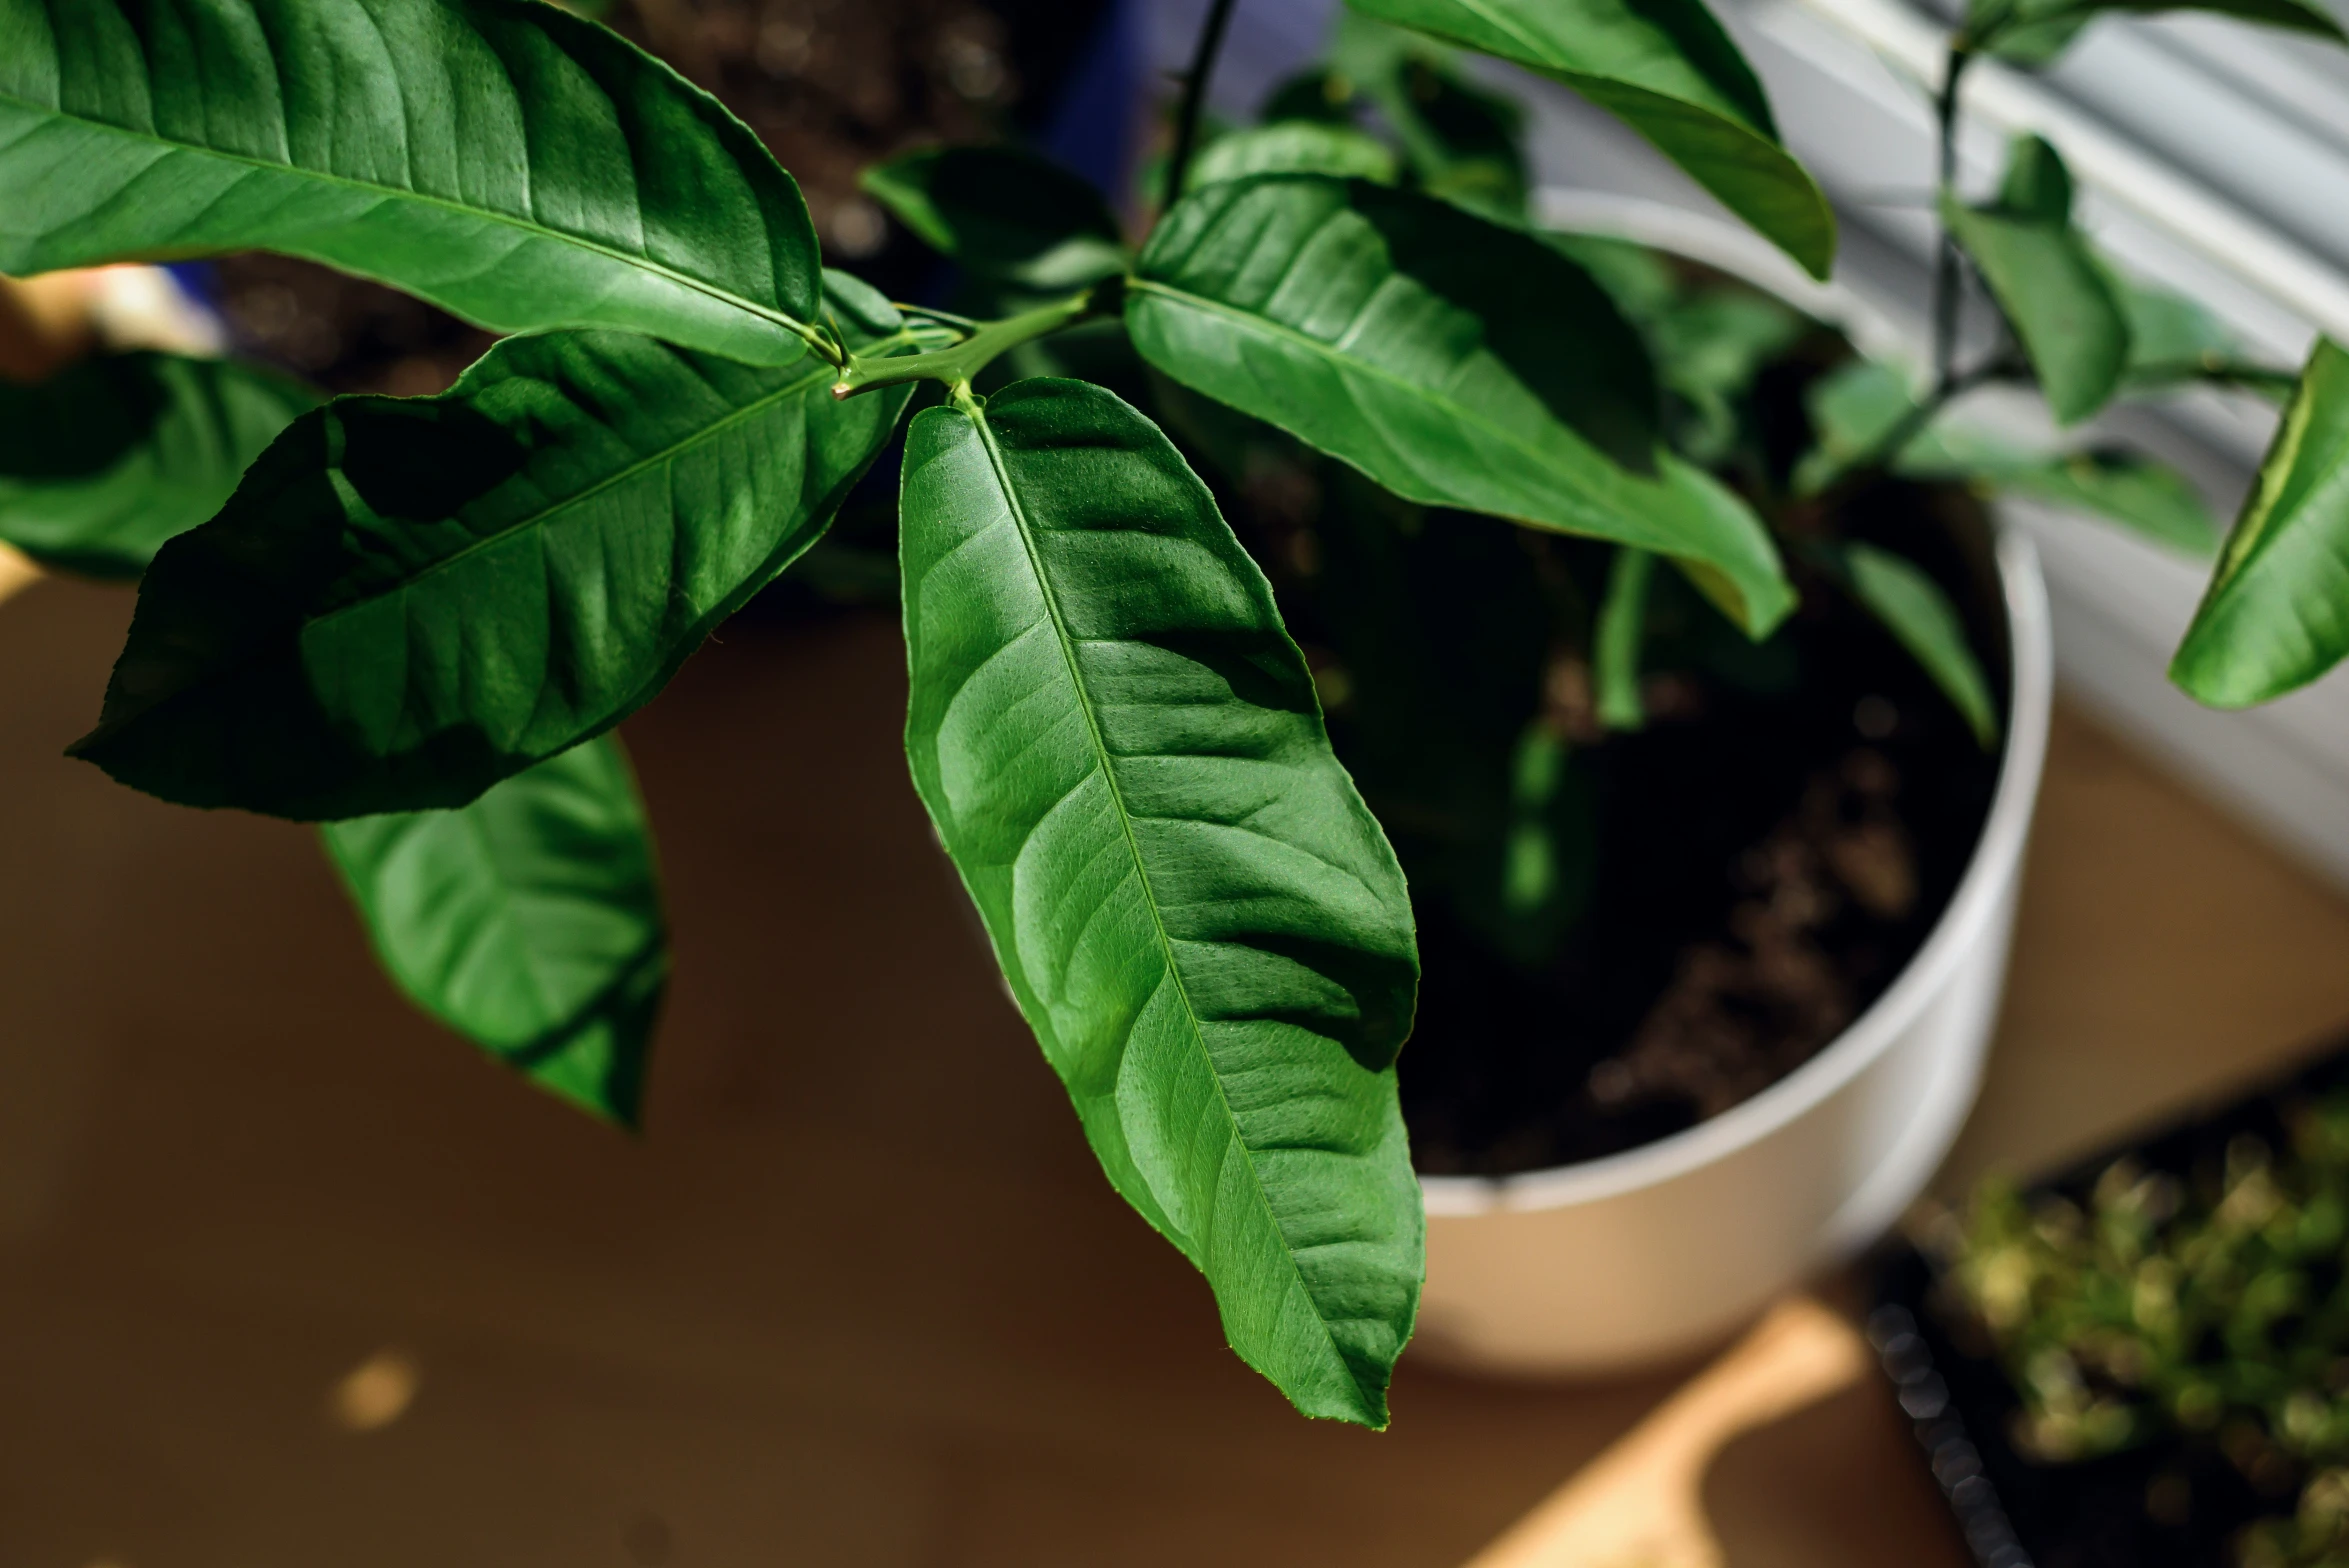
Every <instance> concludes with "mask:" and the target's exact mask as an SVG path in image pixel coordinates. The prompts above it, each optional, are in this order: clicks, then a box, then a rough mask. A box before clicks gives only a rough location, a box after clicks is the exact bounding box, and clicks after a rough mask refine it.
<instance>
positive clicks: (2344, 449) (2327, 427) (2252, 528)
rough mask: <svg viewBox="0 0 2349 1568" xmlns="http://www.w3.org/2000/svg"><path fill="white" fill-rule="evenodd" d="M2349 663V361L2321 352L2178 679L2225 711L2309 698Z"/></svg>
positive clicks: (2205, 604) (2216, 577)
mask: <svg viewBox="0 0 2349 1568" xmlns="http://www.w3.org/2000/svg"><path fill="white" fill-rule="evenodd" d="M2344 653H2349V353H2345V352H2343V350H2342V349H2341V348H2340V347H2339V346H2338V345H2336V344H2335V343H2333V342H2332V341H2330V340H2329V339H2324V340H2319V342H2318V343H2317V345H2316V350H2315V352H2314V353H2313V354H2311V355H2310V356H2309V360H2308V368H2307V370H2306V371H2305V372H2304V373H2303V374H2302V375H2301V378H2300V390H2299V391H2298V392H2296V393H2294V394H2293V397H2292V401H2291V402H2290V403H2289V404H2288V405H2287V406H2286V407H2285V409H2284V419H2283V423H2282V425H2281V426H2280V427H2279V428H2278V429H2277V431H2276V439H2275V444H2274V445H2273V446H2271V447H2269V448H2268V453H2267V459H2266V461H2265V462H2263V463H2262V464H2261V465H2260V469H2259V480H2258V482H2257V483H2256V484H2255V485H2253V487H2252V490H2251V494H2250V496H2249V497H2248V498H2246V499H2245V501H2244V503H2243V512H2242V515H2241V516H2240V517H2238V518H2237V519H2236V520H2235V528H2234V532H2232V533H2231V534H2229V535H2228V536H2227V542H2226V547H2225V548H2224V549H2223V550H2221V551H2220V552H2219V562H2218V570H2217V571H2216V572H2215V573H2213V574H2212V576H2211V579H2210V587H2209V590H2208V591H2207V592H2206V593H2205V594H2204V595H2203V599H2202V606H2201V608H2200V609H2198V610H2196V611H2195V612H2194V622H2193V624H2192V625H2191V626H2189V627H2188V628H2187V629H2186V639H2185V641H2184V642H2183V643H2182V644H2180V645H2179V648H2178V652H2177V657H2176V658H2174V659H2173V660H2172V661H2171V663H2170V679H2171V680H2173V681H2175V682H2177V683H2178V685H2179V686H2181V687H2183V688H2184V689H2185V690H2186V691H2187V692H2188V693H2189V694H2191V695H2192V696H2194V697H2196V698H2198V699H2200V700H2201V701H2203V702H2207V703H2209V704H2211V705H2212V706H2214V707H2220V708H2243V707H2249V706H2250V705H2251V704H2253V703H2256V702H2265V701H2267V700H2268V699H2269V698H2271V697H2280V696H2282V695H2283V694H2284V693H2285V692H2288V691H2291V690H2293V689H2294V688H2296V687H2300V686H2305V685H2307V684H2308V683H2309V682H2310V681H2312V680H2315V679H2316V678H2317V677H2318V676H2319V675H2322V674H2324V672H2325V671H2327V670H2329V669H2331V668H2332V667H2333V666H2334V665H2336V664H2338V663H2339V662H2340V661H2341V657H2342V655H2343V654H2344Z"/></svg>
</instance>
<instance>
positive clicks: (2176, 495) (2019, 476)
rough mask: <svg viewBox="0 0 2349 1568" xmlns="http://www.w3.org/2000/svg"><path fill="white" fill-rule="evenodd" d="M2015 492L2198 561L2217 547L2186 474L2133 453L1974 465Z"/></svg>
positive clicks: (2204, 507) (2214, 529) (2213, 524)
mask: <svg viewBox="0 0 2349 1568" xmlns="http://www.w3.org/2000/svg"><path fill="white" fill-rule="evenodd" d="M1976 467H1977V470H1978V471H1980V472H1982V473H1983V474H1984V477H1986V478H1988V479H1989V480H1990V482H1992V483H1993V484H1996V485H1998V486H1999V487H2000V488H2001V489H2004V490H2009V491H2012V492H2014V493H2015V494H2017V495H2027V496H2031V497H2033V498H2035V499H2037V500H2041V501H2047V502H2050V503H2052V504H2054V505H2057V506H2068V507H2073V508H2076V509H2078V510H2080V511H2084V512H2094V513H2097V514H2098V515H2100V516H2103V517H2107V518H2110V519H2112V520H2113V521H2114V522H2117V523H2120V524H2123V525H2124V526H2126V527H2128V528H2129V529H2131V530H2132V531H2134V532H2136V533H2139V534H2142V535H2144V536H2145V537H2146V538H2148V539H2151V540H2153V541H2154V542H2155V543H2156V544H2161V545H2166V546H2168V547H2169V548H2170V549H2173V550H2176V551H2177V552H2179V553H2180V554H2181V555H2191V556H2195V557H2198V558H2201V559H2204V560H2207V559H2209V557H2210V556H2211V555H2212V554H2214V553H2215V552H2216V551H2217V549H2218V543H2219V530H2218V521H2217V519H2215V518H2213V517H2212V516H2211V514H2210V506H2209V504H2208V503H2207V502H2205V501H2204V500H2203V499H2202V493H2201V492H2200V491H2198V490H2196V489H2195V488H2194V486H2193V485H2192V483H2190V482H2189V481H2188V480H2187V478H2186V476H2185V475H2183V474H2181V473H2179V472H2178V471H2177V470H2176V469H2174V468H2171V467H2169V466H2168V465H2166V464H2163V463H2157V462H2154V461H2153V460H2152V459H2150V458H2145V457H2140V456H2138V455H2137V454H2135V453H2133V452H2116V451H2095V452H2074V453H2070V454H2068V455H2065V456H2062V457H2055V458H2049V459H2046V460H2044V461H2040V462H2036V463H2031V464H2027V465H2017V466H2016V467H2014V468H2012V469H2010V470H2007V471H2005V472H1999V471H1996V470H1994V469H1991V468H1989V467H1988V466H1987V465H1981V464H1977V465H1976Z"/></svg>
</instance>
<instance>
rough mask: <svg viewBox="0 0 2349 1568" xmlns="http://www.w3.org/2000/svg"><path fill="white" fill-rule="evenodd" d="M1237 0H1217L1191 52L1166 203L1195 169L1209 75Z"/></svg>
mask: <svg viewBox="0 0 2349 1568" xmlns="http://www.w3.org/2000/svg"><path fill="white" fill-rule="evenodd" d="M1233 4H1234V0H1213V3H1212V4H1210V5H1209V6H1208V8H1207V21H1206V23H1205V24H1204V25H1202V26H1201V27H1200V29H1199V47H1198V49H1197V50H1196V51H1194V52H1193V53H1192V55H1191V69H1190V70H1189V71H1188V72H1187V73H1186V74H1185V75H1184V77H1183V101H1182V106H1181V108H1179V109H1177V110H1176V111H1175V140H1174V152H1173V153H1172V154H1171V155H1170V156H1169V157H1168V158H1167V160H1166V189H1165V194H1164V196H1163V197H1162V198H1161V201H1162V204H1163V205H1165V206H1168V207H1171V206H1173V205H1174V204H1175V203H1176V202H1178V201H1180V200H1181V199H1182V195H1183V179H1184V177H1185V176H1187V175H1188V174H1189V173H1190V172H1191V154H1192V153H1194V152H1196V151H1197V150H1198V148H1199V116H1200V114H1201V113H1202V112H1203V111H1204V110H1205V109H1206V106H1207V78H1208V77H1210V76H1212V75H1213V74H1214V73H1215V57H1216V54H1217V52H1218V51H1220V50H1221V49H1222V48H1223V35H1224V30H1225V29H1226V28H1227V27H1229V26H1230V25H1231V20H1232V6H1233Z"/></svg>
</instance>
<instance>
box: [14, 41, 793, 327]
mask: <svg viewBox="0 0 2349 1568" xmlns="http://www.w3.org/2000/svg"><path fill="white" fill-rule="evenodd" d="M238 250H274V251H281V252H284V253H285V254H288V255H293V256H303V257H307V258H308V259H310V260H312V261H319V262H324V263H326V264H327V265H328V266H332V267H339V268H341V269H343V270H344V271H347V272H354V273H358V274H360V275H362V276H364V277H370V278H375V279H378V280H380V281H382V282H385V283H388V284H391V285H392V286H394V287H395V288H400V289H405V290H406V291H408V292H409V293H411V294H416V295H419V296H421V297H423V298H425V299H428V300H431V301H432V302H433V303H435V304H437V305H441V306H443V307H445V308H447V309H448V310H451V311H453V312H455V313H456V314H458V315H460V316H463V317H465V318H467V319H468V320H471V321H474V322H477V323H479V324H481V325H482V326H486V327H492V328H496V329H499V330H504V331H524V330H531V329H538V328H546V327H603V328H621V329H626V330H629V331H636V332H646V333H651V334H654V335H656V336H659V337H663V338H667V339H669V340H671V341H674V342H677V343H682V344H686V345H688V346H690V347H693V348H698V349H702V350H705V351H708V352H712V353H723V354H727V355H730V356H732V357H734V358H737V359H742V360H747V361H750V362H753V363H760V364H782V363H785V362H787V361H789V360H792V359H795V358H797V357H798V356H799V355H800V353H801V352H803V347H804V345H803V341H802V337H801V335H800V330H799V329H803V328H804V327H805V325H806V324H807V323H808V322H810V321H812V320H813V319H814V317H815V313H816V311H817V308H818V298H819V282H818V265H819V264H818V260H817V251H816V238H815V231H814V230H813V228H811V227H810V226H809V223H808V217H807V209H806V206H805V204H804V203H803V202H802V201H801V200H800V195H799V188H798V187H797V186H796V185H794V184H793V183H792V180H791V177H790V176H789V175H787V174H785V173H784V172H783V171H782V169H780V168H779V167H777V166H776V164H775V160H774V159H773V157H772V156H770V155H769V154H768V152H767V150H766V148H765V147H764V146H762V145H761V144H760V142H759V140H758V138H757V137H756V136H754V135H753V134H752V133H751V132H750V130H749V129H748V128H746V127H745V126H744V125H743V124H742V123H741V122H740V121H738V120H736V119H735V118H734V117H733V116H732V115H730V114H728V113H727V112H726V111H725V110H724V109H723V108H721V107H719V105H718V103H717V101H716V100H714V99H712V98H710V97H709V96H708V95H707V94H705V93H703V92H701V91H700V90H699V89H697V88H695V87H692V86H691V85H689V84H688V83H686V82H685V81H684V80H683V79H682V78H681V77H679V76H678V75H677V74H676V73H675V72H673V71H671V70H670V69H669V68H668V67H666V66H664V65H661V64H660V63H658V62H657V61H655V60H653V59H652V58H650V57H649V56H647V55H645V54H643V53H642V52H641V51H639V50H637V49H636V48H635V47H634V46H633V45H631V44H629V43H627V42H625V41H624V40H622V39H621V38H619V37H618V36H617V35H615V34H613V33H611V32H610V31H608V30H607V29H605V28H603V27H601V26H599V25H598V24H596V23H593V22H590V21H586V20H584V19H582V18H580V17H575V16H572V15H570V14H568V13H566V12H564V11H562V10H559V9H558V8H556V7H554V6H549V5H539V4H533V3H530V0H203V3H201V4H189V5H160V4H153V3H149V0H70V3H64V4H61V3H56V0H0V272H12V273H29V272H43V271H47V270H49V269H51V268H55V267H72V266H82V265H87V264H90V263H94V262H104V261H119V260H124V259H134V258H147V259H153V258H161V257H174V256H201V255H216V254H220V253H222V252H226V251H238Z"/></svg>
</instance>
